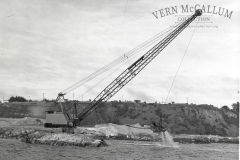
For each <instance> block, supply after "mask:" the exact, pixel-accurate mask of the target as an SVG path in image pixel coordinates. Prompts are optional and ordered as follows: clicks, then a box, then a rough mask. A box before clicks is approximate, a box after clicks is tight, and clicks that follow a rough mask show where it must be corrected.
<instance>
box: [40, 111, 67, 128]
mask: <svg viewBox="0 0 240 160" xmlns="http://www.w3.org/2000/svg"><path fill="white" fill-rule="evenodd" d="M66 126H69V125H68V121H67V119H66V118H65V115H64V114H63V112H57V111H46V121H45V123H44V127H47V128H51V127H56V128H57V127H66Z"/></svg>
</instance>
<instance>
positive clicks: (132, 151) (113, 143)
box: [0, 139, 239, 160]
mask: <svg viewBox="0 0 240 160" xmlns="http://www.w3.org/2000/svg"><path fill="white" fill-rule="evenodd" d="M107 143H108V144H109V146H108V147H100V148H93V147H77V146H50V145H40V144H26V143H23V142H19V141H17V140H10V139H7V140H5V139H0V160H39V159H40V160H42V159H46V160H66V159H70V160H79V159H91V160H92V159H108V160H112V159H113V160H117V159H139V160H143V159H169V160H174V159H183V160H187V159H189V160H195V159H196V160H202V159H207V160H226V159H227V160H231V159H239V158H238V157H239V151H238V150H239V149H238V148H239V145H238V144H224V143H212V144H180V143H177V144H176V145H175V146H172V145H166V144H165V145H163V144H161V143H158V142H144V141H118V140H109V141H107Z"/></svg>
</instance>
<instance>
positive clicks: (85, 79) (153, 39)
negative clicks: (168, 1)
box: [60, 24, 180, 95]
mask: <svg viewBox="0 0 240 160" xmlns="http://www.w3.org/2000/svg"><path fill="white" fill-rule="evenodd" d="M178 25H180V24H177V25H175V26H170V27H168V28H167V29H165V30H163V31H162V32H160V33H158V34H157V35H156V36H154V37H152V38H150V39H149V40H147V41H145V42H144V43H142V44H140V45H139V46H137V47H136V48H134V49H132V50H130V51H129V52H127V53H126V54H124V55H122V56H120V57H119V58H117V59H115V60H114V61H112V62H110V63H108V64H107V65H106V66H104V67H102V68H100V69H99V70H97V71H95V72H93V73H92V74H90V75H88V76H87V77H85V78H83V79H82V80H80V81H78V82H76V83H75V84H73V85H71V86H70V87H68V88H67V89H65V90H63V91H62V92H60V93H63V94H65V95H66V94H67V93H69V92H71V91H73V90H74V89H76V88H78V87H80V86H82V85H83V84H85V83H86V82H89V81H90V80H92V79H94V78H95V77H97V76H99V75H101V74H102V73H104V72H106V71H107V70H109V69H111V68H113V67H114V66H116V65H118V64H119V63H121V62H123V61H125V60H126V59H128V58H130V57H131V56H133V55H135V54H136V53H139V52H140V51H142V50H143V49H145V48H147V47H148V46H150V45H152V44H154V43H155V42H157V41H159V40H160V39H161V38H162V37H163V36H164V35H165V34H167V33H168V32H170V31H171V30H173V29H174V28H175V27H177V26H178Z"/></svg>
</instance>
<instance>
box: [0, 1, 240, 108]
mask: <svg viewBox="0 0 240 160" xmlns="http://www.w3.org/2000/svg"><path fill="white" fill-rule="evenodd" d="M196 4H199V5H200V6H202V5H205V6H207V5H210V6H211V7H212V6H216V8H218V7H222V8H225V9H228V11H229V12H230V11H233V12H232V14H231V17H230V18H229V17H225V16H223V15H222V16H220V15H214V14H210V13H203V17H204V16H205V17H209V18H210V23H203V21H199V23H192V24H191V25H190V27H188V28H186V29H185V30H184V31H183V32H182V33H181V34H180V35H179V36H178V37H177V38H176V39H174V40H173V42H171V44H169V45H168V46H167V47H166V48H165V49H164V50H163V51H162V52H161V53H160V54H159V55H158V56H157V57H156V58H155V59H154V60H153V61H152V62H151V63H150V64H149V65H148V66H147V67H146V68H144V70H143V71H142V72H141V73H139V75H137V76H136V77H135V78H134V79H133V80H132V81H131V82H129V83H128V84H127V85H126V86H125V87H124V88H122V89H121V90H120V91H119V92H118V93H117V94H116V95H114V96H113V97H112V98H111V99H110V100H131V101H132V100H136V99H140V100H142V101H146V102H156V101H157V102H162V101H165V100H166V97H168V98H167V101H166V102H167V103H169V102H175V103H187V102H188V103H195V104H212V105H214V106H216V107H221V106H223V105H228V106H229V107H230V106H231V104H232V103H236V102H237V101H239V45H238V44H239V19H240V18H239V11H240V7H239V1H237V0H232V1H226V0H220V1H219V0H212V1H207V0H201V1H200V0H198V1H190V0H185V1H181V2H179V1H177V0H169V1H163V0H139V1H134V0H115V1H112V0H102V1H99V0H90V1H89V0H80V1H78V0H72V1H67V0H41V1H38V0H21V1H18V0H8V1H0V17H1V18H0V35H1V36H0V99H2V98H3V97H4V99H9V98H10V97H11V96H23V97H25V98H26V99H32V100H42V99H43V94H44V97H45V98H47V99H55V98H56V97H57V94H58V93H59V92H61V91H62V90H64V89H66V88H67V87H69V86H71V85H72V84H74V83H76V82H78V81H79V80H81V79H83V78H84V77H86V76H88V75H89V74H91V73H93V72H94V71H96V70H98V69H100V68H101V67H103V66H105V65H106V64H108V63H110V62H111V61H113V60H115V59H116V58H118V57H120V56H122V55H123V54H125V53H127V52H128V51H130V50H132V49H134V48H135V47H137V46H138V45H139V44H142V43H144V42H145V41H147V40H148V39H150V38H151V37H153V36H155V35H157V34H158V33H160V32H162V31H164V30H165V29H167V28H169V27H171V26H172V25H175V24H177V23H178V22H179V17H184V16H188V15H191V13H190V12H188V13H181V5H184V6H186V5H188V6H195V5H196ZM172 6H177V8H178V9H179V10H178V13H176V14H172V15H168V16H166V15H165V16H164V17H161V16H160V14H159V12H158V11H159V10H160V9H163V11H165V10H164V8H171V7H172ZM155 11H157V12H155ZM153 13H157V15H158V18H156V17H155V16H154V14H153ZM196 25H197V26H198V27H197V28H195V26H196ZM207 26H208V27H207ZM191 36H192V38H191ZM190 39H191V40H190ZM188 44H189V46H188ZM187 46H188V47H187ZM149 49H150V48H149ZM146 51H147V50H145V51H143V52H142V53H139V55H138V56H141V55H143V54H144V53H145V52H146ZM185 52H186V55H185V56H184V54H185ZM138 56H136V57H134V58H133V59H131V60H130V61H129V62H128V63H126V64H125V65H123V66H122V67H121V68H119V69H118V70H117V71H115V70H116V69H117V68H113V69H111V70H110V71H115V72H114V73H113V74H111V75H110V76H108V75H109V74H110V73H111V72H110V71H109V72H107V73H104V74H102V75H101V76H99V77H97V78H95V79H93V80H92V81H90V82H88V83H86V84H84V85H83V86H81V87H79V88H77V89H75V90H74V91H73V92H70V93H68V94H67V95H65V98H67V99H77V98H79V100H89V99H94V98H95V97H96V96H97V95H98V94H99V93H100V92H101V91H102V90H103V89H104V88H105V87H106V86H107V85H108V84H109V83H110V82H111V81H112V80H114V79H115V78H116V77H117V76H118V75H119V74H120V73H121V72H123V71H124V70H125V69H126V68H127V67H128V66H130V65H131V63H133V62H134V61H135V60H137V57H138ZM183 56H184V59H183V62H182V64H181V67H180V69H179V71H178V73H177V76H176V79H175V81H174V83H173V80H174V76H175V75H176V72H177V70H178V67H179V65H180V63H181V60H182V58H183ZM105 77H107V78H105ZM104 78H105V80H104V81H102V82H101V83H99V84H98V85H97V86H96V87H94V88H93V89H91V90H90V91H88V90H89V89H90V88H92V87H93V86H94V85H95V84H96V83H98V82H99V81H101V80H102V79H104ZM172 83H173V85H172ZM171 85H172V88H171ZM170 88H171V90H170ZM169 90H170V92H169ZM86 91H88V92H87V93H85V92H86ZM168 93H169V95H168ZM83 94H84V95H83Z"/></svg>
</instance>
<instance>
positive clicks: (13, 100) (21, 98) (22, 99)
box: [8, 96, 27, 102]
mask: <svg viewBox="0 0 240 160" xmlns="http://www.w3.org/2000/svg"><path fill="white" fill-rule="evenodd" d="M8 101H9V102H27V100H26V99H25V98H24V97H21V96H16V97H13V96H12V97H10V98H9V100H8Z"/></svg>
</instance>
